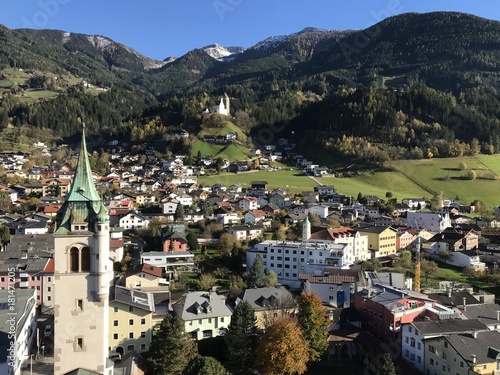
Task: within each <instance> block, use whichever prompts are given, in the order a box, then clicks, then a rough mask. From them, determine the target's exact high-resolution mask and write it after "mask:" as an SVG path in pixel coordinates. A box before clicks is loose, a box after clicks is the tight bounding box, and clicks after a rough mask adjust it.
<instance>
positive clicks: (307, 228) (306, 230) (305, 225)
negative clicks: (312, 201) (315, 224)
mask: <svg viewBox="0 0 500 375" xmlns="http://www.w3.org/2000/svg"><path fill="white" fill-rule="evenodd" d="M310 238H311V222H310V221H309V217H308V216H307V215H306V218H305V219H304V221H303V222H302V241H308V240H309V239H310Z"/></svg>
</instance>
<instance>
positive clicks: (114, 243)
mask: <svg viewBox="0 0 500 375" xmlns="http://www.w3.org/2000/svg"><path fill="white" fill-rule="evenodd" d="M122 246H123V238H120V239H110V240H109V247H110V248H111V249H118V248H119V247H122Z"/></svg>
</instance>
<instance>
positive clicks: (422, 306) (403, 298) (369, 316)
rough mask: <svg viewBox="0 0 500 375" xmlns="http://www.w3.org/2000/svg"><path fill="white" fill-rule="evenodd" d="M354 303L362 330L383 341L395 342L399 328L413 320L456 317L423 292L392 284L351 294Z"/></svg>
mask: <svg viewBox="0 0 500 375" xmlns="http://www.w3.org/2000/svg"><path fill="white" fill-rule="evenodd" d="M354 306H355V307H356V310H358V312H359V313H360V315H361V317H362V327H363V329H365V330H367V331H368V332H370V333H371V334H372V335H373V336H375V337H376V338H378V339H379V340H381V341H383V342H385V343H391V342H396V341H398V340H399V339H400V336H401V327H402V326H403V325H404V324H406V323H412V322H413V321H415V320H424V319H426V317H427V319H430V320H438V319H452V318H457V317H458V314H456V313H455V312H454V311H453V310H452V309H449V308H447V307H445V306H442V305H439V304H437V303H436V302H434V301H432V300H430V299H429V298H427V296H426V295H425V294H421V293H416V292H413V291H410V290H399V289H396V288H392V287H388V286H385V287H382V286H379V285H374V286H371V287H369V288H367V289H363V290H362V291H360V292H358V293H356V294H354Z"/></svg>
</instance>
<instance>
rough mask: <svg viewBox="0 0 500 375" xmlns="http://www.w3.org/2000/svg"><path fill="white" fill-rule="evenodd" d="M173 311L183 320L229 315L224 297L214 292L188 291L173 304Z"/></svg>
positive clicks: (229, 310) (229, 311) (230, 313)
mask: <svg viewBox="0 0 500 375" xmlns="http://www.w3.org/2000/svg"><path fill="white" fill-rule="evenodd" d="M173 309H174V312H175V314H176V315H177V316H179V317H181V318H182V320H184V321H189V320H196V319H205V318H215V317H223V316H224V317H225V316H231V315H232V314H233V312H232V311H231V309H230V308H229V307H228V306H227V305H226V299H225V298H224V297H223V296H219V295H218V294H217V293H215V292H204V291H198V292H188V293H186V294H183V296H182V299H181V300H180V301H179V302H177V303H176V304H174V305H173Z"/></svg>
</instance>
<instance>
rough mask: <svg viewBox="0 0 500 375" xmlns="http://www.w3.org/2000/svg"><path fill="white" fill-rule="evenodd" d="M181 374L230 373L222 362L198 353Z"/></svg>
mask: <svg viewBox="0 0 500 375" xmlns="http://www.w3.org/2000/svg"><path fill="white" fill-rule="evenodd" d="M182 375H231V374H230V373H229V372H228V371H227V370H226V369H225V368H224V366H222V364H221V363H220V362H219V361H217V360H216V359H215V358H213V357H204V356H201V355H198V356H197V357H196V358H195V359H193V360H192V361H191V362H189V364H188V365H187V367H186V368H185V369H184V372H183V373H182Z"/></svg>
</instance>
